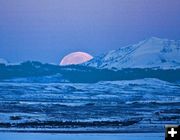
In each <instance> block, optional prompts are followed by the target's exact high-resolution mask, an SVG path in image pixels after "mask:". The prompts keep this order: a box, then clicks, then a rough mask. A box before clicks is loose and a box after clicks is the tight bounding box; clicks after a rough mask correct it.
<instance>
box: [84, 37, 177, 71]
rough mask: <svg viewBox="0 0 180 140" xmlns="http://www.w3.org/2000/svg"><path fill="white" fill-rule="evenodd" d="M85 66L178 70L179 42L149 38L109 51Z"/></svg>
mask: <svg viewBox="0 0 180 140" xmlns="http://www.w3.org/2000/svg"><path fill="white" fill-rule="evenodd" d="M86 65H88V66H93V67H97V68H107V69H113V68H115V69H121V68H162V69H172V68H180V41H174V40H168V39H160V38H157V37H151V38H149V39H146V40H144V41H141V42H140V43H138V44H135V45H129V46H125V47H121V48H119V49H117V50H115V51H110V52H108V53H106V54H105V55H103V56H101V57H97V58H94V59H93V60H91V61H89V62H88V63H86Z"/></svg>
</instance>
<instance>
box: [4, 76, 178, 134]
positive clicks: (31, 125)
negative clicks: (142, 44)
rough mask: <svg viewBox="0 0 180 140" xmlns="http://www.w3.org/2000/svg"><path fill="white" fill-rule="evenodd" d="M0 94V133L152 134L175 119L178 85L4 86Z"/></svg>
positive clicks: (144, 82)
mask: <svg viewBox="0 0 180 140" xmlns="http://www.w3.org/2000/svg"><path fill="white" fill-rule="evenodd" d="M0 92H1V94H0V129H1V130H13V131H15V130H17V131H18V130H27V131H28V130H31V131H34V130H37V131H41V130H47V131H59V132H62V131H79V132H81V131H93V132H96V131H99V132H103V131H111V132H112V131H116V132H118V133H119V132H124V133H126V132H127V133H130V132H151V133H152V132H156V133H157V132H163V131H164V125H165V124H177V123H178V122H179V120H180V114H179V112H180V110H179V106H180V85H179V84H178V83H169V82H165V81H161V80H158V79H139V80H124V81H102V82H98V83H90V84H89V83H6V82H4V83H0ZM142 128H143V129H142Z"/></svg>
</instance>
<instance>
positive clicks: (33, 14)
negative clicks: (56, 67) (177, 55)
mask: <svg viewBox="0 0 180 140" xmlns="http://www.w3.org/2000/svg"><path fill="white" fill-rule="evenodd" d="M179 7H180V0H0V58H5V59H7V60H8V61H10V62H19V61H26V60H37V61H42V62H52V63H59V62H60V60H61V59H62V58H63V56H64V55H66V54H68V53H71V52H73V51H85V52H87V53H90V54H91V55H93V56H96V55H99V54H101V53H104V52H107V51H109V50H112V49H117V48H120V47H122V46H124V45H128V44H133V43H137V42H138V41H141V40H143V39H146V38H149V37H151V36H156V37H160V38H169V39H180V16H179V13H180V8H179Z"/></svg>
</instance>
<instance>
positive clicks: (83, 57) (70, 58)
mask: <svg viewBox="0 0 180 140" xmlns="http://www.w3.org/2000/svg"><path fill="white" fill-rule="evenodd" d="M92 58H93V56H91V55H90V54H88V53H85V52H73V53H70V54H68V55H66V56H65V57H64V58H63V59H62V60H61V63H60V65H76V64H82V63H84V62H87V61H89V60H91V59H92Z"/></svg>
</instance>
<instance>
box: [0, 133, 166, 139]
mask: <svg viewBox="0 0 180 140" xmlns="http://www.w3.org/2000/svg"><path fill="white" fill-rule="evenodd" d="M0 139H1V140H164V134H163V133H144V134H143V133H133V134H41V133H0Z"/></svg>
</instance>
